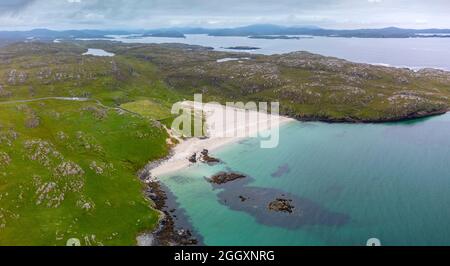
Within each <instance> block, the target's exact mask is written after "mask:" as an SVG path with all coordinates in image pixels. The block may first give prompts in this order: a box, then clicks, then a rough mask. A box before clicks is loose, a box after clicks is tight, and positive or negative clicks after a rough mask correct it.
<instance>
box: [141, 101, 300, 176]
mask: <svg viewBox="0 0 450 266" xmlns="http://www.w3.org/2000/svg"><path fill="white" fill-rule="evenodd" d="M182 106H183V107H184V108H190V109H191V110H194V111H200V110H201V111H203V112H204V114H205V121H206V125H207V128H208V138H206V139H200V138H190V139H187V140H183V141H181V142H180V143H179V144H178V145H176V146H175V147H174V148H173V150H172V154H173V155H172V157H170V158H169V159H167V160H165V161H162V162H161V163H160V164H159V165H158V166H156V167H155V168H153V169H152V170H150V173H151V176H152V177H156V178H158V177H161V176H163V175H166V174H169V173H172V172H176V171H179V170H182V169H184V168H187V167H189V166H190V165H192V163H190V162H189V160H188V158H189V157H191V156H192V155H193V154H194V153H197V154H198V153H200V152H201V151H202V150H204V149H206V150H208V151H215V150H217V149H219V148H221V147H223V146H226V145H227V144H231V143H236V142H238V141H240V140H243V139H246V138H249V137H252V136H257V135H258V134H260V133H262V132H268V131H269V130H273V129H277V128H279V127H280V126H281V125H283V124H286V123H289V122H292V121H295V119H292V118H288V117H284V116H278V115H268V116H264V115H262V113H259V112H257V111H249V110H243V109H239V108H228V109H226V111H224V109H223V108H224V106H222V105H209V106H207V107H205V108H202V107H200V106H195V105H194V103H193V102H183V103H182ZM230 115H231V116H230ZM224 116H225V117H227V118H226V119H222V117H224ZM238 116H241V117H242V116H245V117H246V118H247V119H228V117H238ZM255 117H259V119H254V118H255ZM218 121H220V123H218ZM244 132H245V133H244Z"/></svg>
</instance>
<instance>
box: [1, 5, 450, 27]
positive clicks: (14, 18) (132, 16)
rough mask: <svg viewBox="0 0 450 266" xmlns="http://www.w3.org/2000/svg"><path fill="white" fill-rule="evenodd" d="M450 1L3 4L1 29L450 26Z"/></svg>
mask: <svg viewBox="0 0 450 266" xmlns="http://www.w3.org/2000/svg"><path fill="white" fill-rule="evenodd" d="M448 14H450V1H448V0H340V1H339V0H0V29H2V30H25V29H32V28H50V29H56V30H62V29H154V28H162V27H185V26H192V27H198V26H200V27H207V28H220V27H235V26H244V25H250V24H279V25H286V26H319V27H324V28H333V29H351V28H380V27H389V26H396V27H403V28H450V18H448V17H449V15H448Z"/></svg>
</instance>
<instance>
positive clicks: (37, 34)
mask: <svg viewBox="0 0 450 266" xmlns="http://www.w3.org/2000/svg"><path fill="white" fill-rule="evenodd" d="M132 34H133V35H136V36H147V37H168V38H183V37H185V34H208V35H210V36H252V37H253V38H255V37H257V36H261V38H265V37H267V38H268V37H269V36H280V37H281V38H285V37H283V36H287V35H308V36H327V37H354V38H430V37H442V38H445V37H450V29H402V28H396V27H388V28H380V29H352V30H336V29H323V28H319V27H315V26H307V27H305V26H303V27H286V26H279V25H271V24H257V25H250V26H245V27H236V28H222V29H207V28H192V27H178V28H165V29H155V30H65V31H54V30H48V29H34V30H30V31H0V40H3V41H23V40H35V39H36V40H42V41H49V40H55V39H79V38H108V37H107V36H109V35H132Z"/></svg>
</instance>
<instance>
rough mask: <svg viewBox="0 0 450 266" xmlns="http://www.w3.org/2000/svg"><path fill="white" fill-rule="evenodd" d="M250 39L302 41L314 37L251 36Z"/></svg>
mask: <svg viewBox="0 0 450 266" xmlns="http://www.w3.org/2000/svg"><path fill="white" fill-rule="evenodd" d="M248 38H249V39H264V40H300V39H312V37H309V36H308V37H306V36H287V35H251V36H248Z"/></svg>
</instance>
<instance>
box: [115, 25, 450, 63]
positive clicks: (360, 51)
mask: <svg viewBox="0 0 450 266" xmlns="http://www.w3.org/2000/svg"><path fill="white" fill-rule="evenodd" d="M113 37H114V39H115V40H117V41H121V42H125V43H186V44H193V45H201V46H207V47H213V48H214V49H215V50H218V51H230V52H236V50H229V49H225V48H224V47H236V46H248V47H258V48H260V49H258V50H245V51H244V50H243V51H241V52H247V53H256V54H266V55H271V54H282V53H289V52H295V51H309V52H312V53H317V54H321V55H325V56H334V57H338V58H342V59H347V60H350V61H353V62H359V63H369V64H382V65H390V66H395V67H408V68H412V69H420V68H427V67H431V68H440V69H446V70H450V49H448V47H450V38H401V39H396V38H337V37H313V38H300V39H289V40H283V39H274V40H268V39H250V38H247V37H215V36H208V35H202V34H192V35H186V38H159V37H145V38H132V39H130V38H127V36H113Z"/></svg>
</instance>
